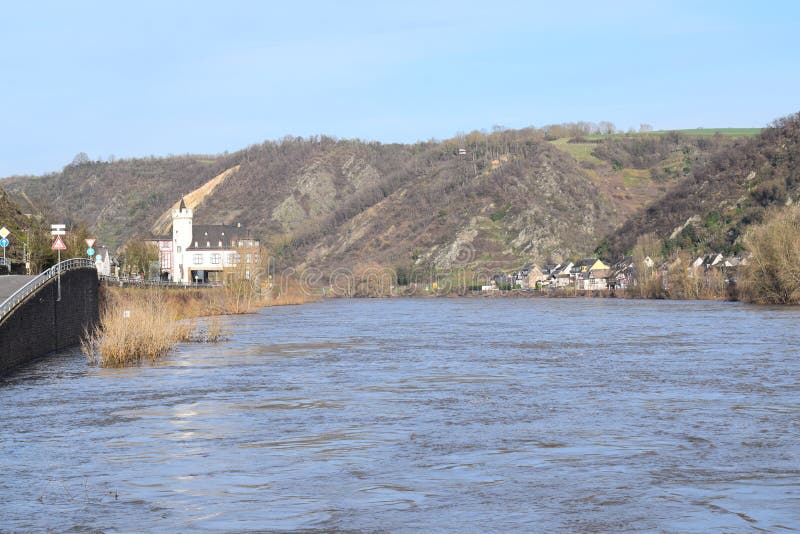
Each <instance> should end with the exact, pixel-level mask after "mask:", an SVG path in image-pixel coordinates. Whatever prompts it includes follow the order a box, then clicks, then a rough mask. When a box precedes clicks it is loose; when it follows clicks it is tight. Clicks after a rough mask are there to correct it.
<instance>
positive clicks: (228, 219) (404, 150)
mask: <svg viewBox="0 0 800 534" xmlns="http://www.w3.org/2000/svg"><path fill="white" fill-rule="evenodd" d="M738 142H740V141H738V140H735V139H732V138H729V137H724V136H713V137H711V138H706V137H702V136H699V137H698V136H686V135H681V134H668V135H625V136H618V135H614V136H607V137H604V138H602V139H584V138H580V137H576V138H572V137H570V138H551V137H548V136H547V134H546V133H545V131H543V130H537V129H533V128H529V129H524V130H503V129H499V130H497V131H494V132H492V133H480V132H472V133H470V134H467V135H463V136H459V137H457V138H454V139H450V140H445V141H436V142H434V141H431V142H426V143H417V144H413V145H402V144H381V143H375V142H362V141H358V140H337V139H333V138H330V137H324V136H322V137H312V138H307V139H303V138H292V137H287V138H285V139H283V140H281V141H279V142H265V143H262V144H259V145H253V146H250V147H247V148H246V149H244V150H241V151H238V152H235V153H232V154H225V155H221V156H191V155H184V156H177V157H167V158H144V159H130V160H118V161H114V162H85V163H79V164H73V165H69V166H67V167H65V168H64V169H63V170H62V171H61V172H58V173H53V174H50V175H46V176H42V177H26V176H16V177H11V178H7V179H5V180H3V181H2V185H3V187H5V188H6V189H7V190H8V191H9V193H10V194H11V195H12V197H13V198H14V199H15V200H17V201H19V202H20V203H22V204H23V206H24V209H26V210H29V211H32V212H41V213H48V214H51V216H53V217H58V218H60V219H62V220H64V221H65V222H68V223H69V222H77V221H85V222H86V223H87V224H88V225H89V227H90V229H91V231H92V232H94V233H96V234H97V235H98V237H99V238H100V240H101V241H102V242H103V243H104V244H106V245H108V246H110V247H112V248H114V247H119V246H121V245H123V244H124V243H125V242H126V241H127V240H128V239H130V238H131V237H133V236H137V235H145V234H150V233H155V234H163V233H165V232H166V231H168V230H169V214H170V211H171V209H172V207H173V206H174V205H175V204H176V203H177V202H178V201H179V200H180V198H181V197H182V196H187V202H188V203H189V205H190V206H193V207H195V214H196V220H197V222H198V223H228V224H232V223H237V222H240V223H242V224H244V225H247V226H249V227H250V228H252V229H253V230H254V231H255V232H256V233H257V234H259V235H260V236H261V237H262V240H263V241H264V242H265V243H267V244H268V245H269V247H270V248H271V250H272V252H273V253H274V254H277V255H278V256H279V257H280V261H281V263H282V264H283V265H284V266H314V267H318V268H320V269H322V270H325V271H330V270H332V269H334V268H337V267H350V266H355V265H358V264H363V263H380V264H383V265H389V266H402V267H410V266H412V265H416V266H418V267H429V268H436V269H440V270H447V269H451V268H452V267H453V266H454V265H455V264H465V265H467V266H469V267H479V266H483V267H492V268H498V269H501V268H511V267H514V266H518V265H520V264H522V263H524V262H526V261H546V260H550V259H554V260H560V259H563V258H568V257H569V258H576V257H580V256H584V255H587V254H590V253H591V252H592V251H593V250H594V248H595V247H596V245H597V243H598V242H599V240H600V239H601V238H602V237H603V236H605V235H608V234H609V233H610V232H611V231H612V230H613V229H615V228H617V227H619V226H620V225H621V224H623V223H624V222H625V221H626V220H627V219H628V218H629V217H630V216H631V215H633V214H635V213H636V212H637V211H638V210H640V209H641V208H642V207H643V206H645V205H647V204H649V203H651V202H653V201H654V200H656V199H658V198H660V197H662V196H663V195H665V194H669V193H670V191H671V189H672V188H673V187H674V184H676V183H678V182H679V181H681V180H683V179H684V178H685V177H686V176H687V174H688V173H689V170H690V169H691V168H693V167H694V166H696V165H699V164H701V163H702V162H704V161H705V158H706V157H707V156H708V154H710V153H713V152H715V151H718V150H720V149H721V148H722V147H725V146H729V145H731V144H735V143H738Z"/></svg>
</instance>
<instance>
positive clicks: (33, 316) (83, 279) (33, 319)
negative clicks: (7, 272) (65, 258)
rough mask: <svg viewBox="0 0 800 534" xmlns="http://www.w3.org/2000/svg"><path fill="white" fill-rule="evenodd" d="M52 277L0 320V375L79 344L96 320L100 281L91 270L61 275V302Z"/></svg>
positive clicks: (95, 272) (68, 272) (72, 271)
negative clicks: (0, 321)
mask: <svg viewBox="0 0 800 534" xmlns="http://www.w3.org/2000/svg"><path fill="white" fill-rule="evenodd" d="M57 295H58V286H57V282H56V279H55V278H54V279H52V280H51V281H50V282H48V283H47V284H46V285H44V286H42V287H41V288H39V290H38V291H36V292H35V293H33V294H32V295H30V296H28V298H27V299H26V300H25V301H24V302H23V303H22V304H20V305H19V306H17V308H16V309H15V310H14V311H13V312H12V313H11V314H10V315H8V316H7V317H6V318H5V319H3V321H2V323H0V376H2V375H6V374H9V373H10V372H11V371H13V370H14V369H15V368H16V367H19V366H20V365H24V364H26V363H28V362H30V361H32V360H34V359H35V358H38V357H40V356H44V355H46V354H48V353H51V352H55V351H57V350H61V349H63V348H66V347H69V346H72V345H76V344H78V343H80V339H81V336H82V335H83V332H84V331H85V330H86V329H87V328H91V327H93V326H94V325H95V324H97V321H98V320H99V309H98V297H99V284H98V281H97V271H95V270H94V269H75V270H71V271H66V272H64V273H62V274H61V301H59V302H56V297H57Z"/></svg>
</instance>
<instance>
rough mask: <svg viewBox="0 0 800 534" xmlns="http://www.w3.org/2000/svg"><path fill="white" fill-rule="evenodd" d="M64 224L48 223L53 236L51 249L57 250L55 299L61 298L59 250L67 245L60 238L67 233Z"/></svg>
mask: <svg viewBox="0 0 800 534" xmlns="http://www.w3.org/2000/svg"><path fill="white" fill-rule="evenodd" d="M66 228H67V227H66V225H63V224H51V225H50V233H51V234H52V235H53V236H55V240H54V241H53V246H52V249H53V250H57V251H58V264H59V265H58V272H57V275H58V298H57V299H56V300H57V301H60V300H61V251H62V250H67V246H66V245H65V244H64V240H63V239H61V236H62V235H67V231H66Z"/></svg>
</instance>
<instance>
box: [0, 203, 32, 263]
mask: <svg viewBox="0 0 800 534" xmlns="http://www.w3.org/2000/svg"><path fill="white" fill-rule="evenodd" d="M35 222H36V220H35V218H30V217H28V216H27V215H25V214H24V213H23V212H22V210H21V209H20V207H19V206H18V205H17V204H16V203H15V202H14V201H13V200H11V199H10V198H9V196H8V194H6V192H5V191H4V190H3V189H0V226H5V227H6V228H8V229H9V231H10V232H11V234H10V235H9V236H8V240H9V241H10V242H11V246H9V248H8V250H7V254H6V257H7V258H8V259H12V260H13V261H14V262H22V261H23V243H24V242H25V240H26V239H27V229H28V228H29V227H30V226H31V224H33V223H35ZM0 257H2V252H0Z"/></svg>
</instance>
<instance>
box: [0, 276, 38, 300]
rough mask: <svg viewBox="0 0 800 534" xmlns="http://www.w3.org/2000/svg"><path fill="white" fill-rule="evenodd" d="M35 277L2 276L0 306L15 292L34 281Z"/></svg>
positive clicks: (0, 281) (0, 277)
mask: <svg viewBox="0 0 800 534" xmlns="http://www.w3.org/2000/svg"><path fill="white" fill-rule="evenodd" d="M34 278H36V277H35V276H24V275H19V274H11V275H7V276H0V304H2V303H3V302H5V300H6V299H7V298H8V297H10V296H11V294H12V293H14V291H16V290H17V289H19V288H21V287H22V286H24V285H25V284H26V283H28V281H29V280H33V279H34Z"/></svg>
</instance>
